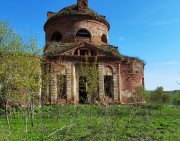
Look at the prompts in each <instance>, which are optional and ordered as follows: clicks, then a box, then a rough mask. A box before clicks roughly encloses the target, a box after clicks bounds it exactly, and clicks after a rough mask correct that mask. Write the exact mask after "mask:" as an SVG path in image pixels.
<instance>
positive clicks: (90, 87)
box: [80, 56, 99, 104]
mask: <svg viewBox="0 0 180 141" xmlns="http://www.w3.org/2000/svg"><path fill="white" fill-rule="evenodd" d="M80 75H81V76H82V78H83V79H82V80H81V81H82V83H84V85H85V87H86V89H85V90H86V93H87V102H88V103H91V104H94V103H95V102H96V99H98V97H99V95H98V93H99V72H98V65H97V57H95V58H94V60H93V61H91V62H90V60H89V58H88V56H86V57H85V62H82V63H81V74H80ZM84 78H85V79H84Z"/></svg>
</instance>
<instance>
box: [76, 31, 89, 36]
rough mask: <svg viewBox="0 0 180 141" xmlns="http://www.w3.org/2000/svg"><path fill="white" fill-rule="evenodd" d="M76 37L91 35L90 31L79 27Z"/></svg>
mask: <svg viewBox="0 0 180 141" xmlns="http://www.w3.org/2000/svg"><path fill="white" fill-rule="evenodd" d="M76 36H77V37H91V33H90V32H89V31H88V30H86V29H80V30H79V31H78V32H77V34H76Z"/></svg>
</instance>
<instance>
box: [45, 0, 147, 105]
mask: <svg viewBox="0 0 180 141" xmlns="http://www.w3.org/2000/svg"><path fill="white" fill-rule="evenodd" d="M109 28H110V25H109V23H108V22H107V21H106V20H105V17H104V16H100V15H98V14H97V13H95V12H94V11H92V10H91V9H89V8H88V1H87V0H78V2H77V5H73V6H70V7H67V8H64V9H62V10H61V11H60V12H58V13H54V12H48V20H47V22H46V23H45V26H44V30H45V32H46V43H47V44H46V45H45V48H44V51H45V52H44V59H45V63H44V66H43V69H44V71H45V73H44V78H46V79H45V80H44V83H43V84H44V87H45V88H44V91H43V92H42V97H43V98H44V99H46V100H45V101H46V102H45V103H46V104H56V103H57V102H59V99H58V98H59V95H60V94H59V91H58V90H59V89H60V87H61V86H59V84H58V83H59V82H58V76H59V75H63V76H64V78H65V79H66V83H64V84H65V85H66V86H65V87H64V88H65V89H66V90H65V92H66V94H65V95H66V98H64V99H63V98H62V99H63V100H61V102H62V101H63V102H65V103H79V102H80V86H79V85H80V83H79V81H80V80H79V77H80V75H81V74H80V64H81V63H82V62H83V61H84V60H85V56H86V55H88V57H89V60H90V61H92V60H94V58H95V57H97V58H98V60H97V61H98V62H97V63H98V65H97V67H98V74H99V78H98V79H99V84H98V88H99V102H101V103H107V102H108V103H113V102H115V103H118V104H127V103H132V95H133V93H134V92H135V90H136V88H137V87H138V86H143V85H144V63H143V61H141V60H139V59H137V58H132V57H127V56H123V55H121V54H120V53H119V52H118V48H117V47H114V46H112V45H109V44H108V30H109ZM55 33H56V34H55ZM106 82H108V84H106Z"/></svg>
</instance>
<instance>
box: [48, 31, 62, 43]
mask: <svg viewBox="0 0 180 141" xmlns="http://www.w3.org/2000/svg"><path fill="white" fill-rule="evenodd" d="M61 40H62V34H61V33H60V32H58V31H56V32H54V33H53V35H52V38H51V41H55V42H60V41H61Z"/></svg>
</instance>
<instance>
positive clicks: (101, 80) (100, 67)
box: [98, 63, 105, 100]
mask: <svg viewBox="0 0 180 141" xmlns="http://www.w3.org/2000/svg"><path fill="white" fill-rule="evenodd" d="M98 70H99V98H100V99H101V100H103V98H104V97H105V95H104V66H103V64H101V63H99V64H98Z"/></svg>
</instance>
